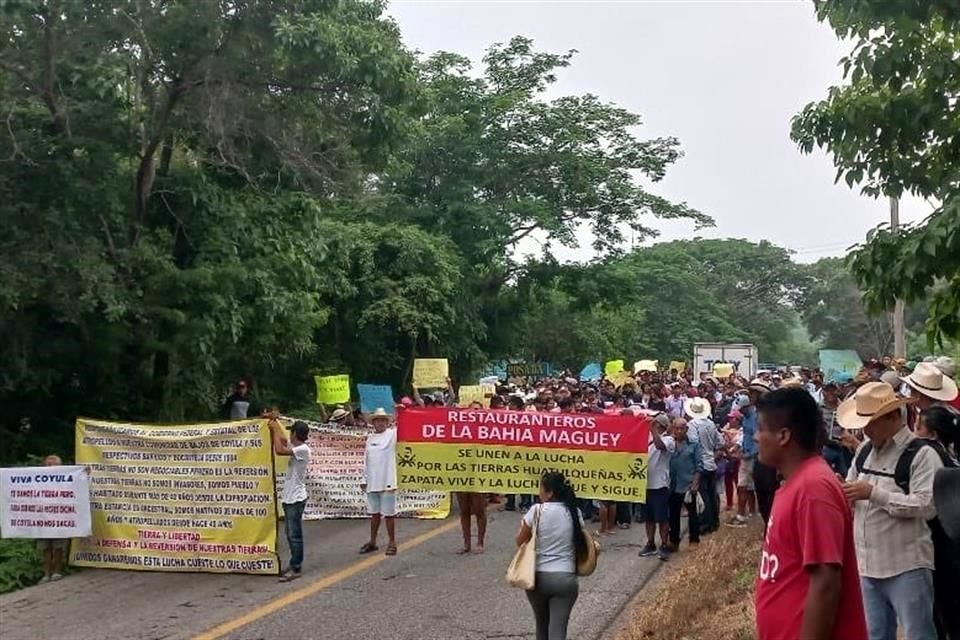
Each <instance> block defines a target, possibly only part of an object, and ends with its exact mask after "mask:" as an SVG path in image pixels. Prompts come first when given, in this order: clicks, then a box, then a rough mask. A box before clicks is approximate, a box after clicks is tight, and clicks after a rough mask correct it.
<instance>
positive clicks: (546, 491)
mask: <svg viewBox="0 0 960 640" xmlns="http://www.w3.org/2000/svg"><path fill="white" fill-rule="evenodd" d="M540 503H541V504H538V505H536V506H534V508H532V509H530V510H529V511H527V513H526V515H524V517H523V520H522V521H521V523H520V531H519V532H518V533H517V546H520V545H522V544H524V543H525V542H528V541H529V540H530V538H531V537H532V534H533V524H534V522H536V523H537V540H536V552H537V554H536V555H537V565H536V582H535V583H534V584H535V585H536V586H535V587H534V588H533V589H531V590H530V591H527V599H528V600H529V601H530V606H531V607H533V615H534V617H535V619H536V624H537V636H536V637H537V640H566V638H567V623H568V622H569V620H570V612H571V611H572V610H573V605H574V603H575V602H576V601H577V595H578V593H579V586H578V584H577V554H578V553H579V554H586V553H587V538H586V536H585V535H584V533H583V516H582V515H581V514H580V510H579V509H578V508H577V496H576V494H575V493H574V491H573V487H572V486H570V483H569V482H568V481H567V479H566V478H564V477H563V474H562V473H559V472H557V471H548V472H547V473H545V474H543V478H541V479H540Z"/></svg>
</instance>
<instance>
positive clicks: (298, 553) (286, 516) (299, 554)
mask: <svg viewBox="0 0 960 640" xmlns="http://www.w3.org/2000/svg"><path fill="white" fill-rule="evenodd" d="M306 506H307V501H306V500H303V501H301V502H294V503H292V504H287V503H284V504H283V525H284V528H285V529H286V530H287V543H288V544H289V545H290V568H291V569H293V570H294V571H300V567H302V566H303V509H304V507H306Z"/></svg>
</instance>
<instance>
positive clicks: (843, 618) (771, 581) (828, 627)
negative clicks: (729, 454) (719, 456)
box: [756, 388, 867, 640]
mask: <svg viewBox="0 0 960 640" xmlns="http://www.w3.org/2000/svg"><path fill="white" fill-rule="evenodd" d="M757 412H758V415H759V422H758V428H757V434H756V440H757V453H758V456H759V459H760V461H761V462H762V463H763V464H765V465H768V466H770V467H773V468H775V469H776V470H777V472H778V473H779V474H780V475H782V476H783V478H784V484H783V486H782V487H780V489H779V490H778V491H777V493H776V496H775V498H774V501H773V510H772V512H771V514H770V521H769V523H768V525H767V533H766V537H765V539H764V543H763V553H762V555H761V559H760V575H759V577H758V579H757V588H756V609H757V638H758V640H801V639H802V640H866V639H867V623H866V618H865V616H864V611H863V599H862V597H861V594H860V575H859V573H858V571H857V557H856V550H855V548H854V542H853V515H852V514H851V512H850V506H849V504H848V503H847V499H846V497H845V496H844V494H843V489H842V488H841V486H840V482H839V481H838V480H837V478H836V477H835V476H834V475H833V472H832V471H831V470H830V467H829V466H828V465H827V463H826V462H825V461H824V459H823V458H822V457H821V456H820V449H821V446H822V444H823V443H822V438H823V428H822V426H821V419H820V411H819V409H818V407H817V403H816V401H815V400H814V399H813V397H812V396H811V395H810V394H809V393H807V391H806V390H805V389H802V388H784V389H779V390H777V391H773V392H771V393H768V394H766V395H765V396H764V397H763V398H761V399H760V400H759V402H758V404H757Z"/></svg>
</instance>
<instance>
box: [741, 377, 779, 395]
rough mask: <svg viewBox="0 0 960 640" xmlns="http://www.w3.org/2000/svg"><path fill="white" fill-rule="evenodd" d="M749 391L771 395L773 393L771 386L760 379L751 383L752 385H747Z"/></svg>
mask: <svg viewBox="0 0 960 640" xmlns="http://www.w3.org/2000/svg"><path fill="white" fill-rule="evenodd" d="M747 391H756V392H757V393H769V392H770V391H773V389H771V388H770V385H769V384H767V382H766V381H764V380H761V379H760V378H755V379H753V380H751V381H750V384H748V385H747Z"/></svg>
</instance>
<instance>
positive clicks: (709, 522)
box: [683, 398, 723, 534]
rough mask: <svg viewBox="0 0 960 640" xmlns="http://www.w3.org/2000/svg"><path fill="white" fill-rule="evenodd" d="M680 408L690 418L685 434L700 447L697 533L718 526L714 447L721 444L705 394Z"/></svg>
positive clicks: (688, 401)
mask: <svg viewBox="0 0 960 640" xmlns="http://www.w3.org/2000/svg"><path fill="white" fill-rule="evenodd" d="M683 412H684V413H685V414H687V416H689V418H690V422H689V423H688V429H689V433H688V435H687V437H688V438H689V439H690V442H693V443H695V444H697V445H699V447H700V459H701V462H702V464H703V470H702V471H701V472H700V482H699V483H698V489H699V492H700V496H701V497H702V498H703V506H704V509H703V519H702V520H701V521H700V522H701V528H700V533H702V534H708V533H713V532H714V531H716V530H717V529H719V528H720V496H719V494H717V456H716V454H717V451H719V450H720V448H721V447H722V446H723V440H722V439H721V438H720V432H719V431H718V430H717V425H715V424H714V423H713V420H712V419H711V415H712V411H711V407H710V402H709V401H708V400H707V399H706V398H690V399H688V400H687V401H686V402H684V403H683Z"/></svg>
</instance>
